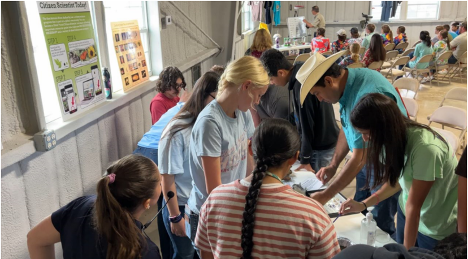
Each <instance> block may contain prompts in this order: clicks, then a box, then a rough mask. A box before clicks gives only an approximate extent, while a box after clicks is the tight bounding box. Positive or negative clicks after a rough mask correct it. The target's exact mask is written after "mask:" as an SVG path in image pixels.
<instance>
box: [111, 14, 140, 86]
mask: <svg viewBox="0 0 468 259" xmlns="http://www.w3.org/2000/svg"><path fill="white" fill-rule="evenodd" d="M111 29H112V35H113V39H114V46H115V55H116V57H117V63H118V64H119V68H120V76H121V77H122V84H123V90H124V92H127V91H128V90H130V89H132V88H133V87H135V86H137V85H139V84H141V83H142V82H145V81H147V80H148V79H149V77H148V67H147V66H146V58H145V51H144V50H143V44H142V42H141V37H140V27H139V26H138V21H137V20H134V21H125V22H112V23H111Z"/></svg>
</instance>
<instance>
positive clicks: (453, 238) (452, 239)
mask: <svg viewBox="0 0 468 259" xmlns="http://www.w3.org/2000/svg"><path fill="white" fill-rule="evenodd" d="M466 251H467V249H466V233H453V234H451V235H450V236H448V237H446V238H444V239H442V240H441V241H439V243H437V245H436V246H435V248H434V252H436V253H438V254H440V255H441V256H443V257H444V258H447V259H461V258H466V254H467V252H466Z"/></svg>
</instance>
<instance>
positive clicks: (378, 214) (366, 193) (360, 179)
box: [354, 166, 400, 239]
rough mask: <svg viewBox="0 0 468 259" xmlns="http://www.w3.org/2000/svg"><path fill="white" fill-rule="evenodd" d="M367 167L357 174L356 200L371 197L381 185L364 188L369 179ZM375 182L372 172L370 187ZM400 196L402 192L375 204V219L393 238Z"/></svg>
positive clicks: (373, 212)
mask: <svg viewBox="0 0 468 259" xmlns="http://www.w3.org/2000/svg"><path fill="white" fill-rule="evenodd" d="M366 173H367V168H366V166H364V167H363V168H362V169H361V171H359V173H358V175H357V176H356V194H355V195H354V200H356V201H363V200H365V199H367V198H368V197H370V196H371V195H372V194H373V193H375V192H376V191H378V190H379V189H380V187H381V186H379V187H377V188H375V189H372V190H371V189H364V190H362V188H363V187H364V186H365V185H366V179H367V175H366ZM373 184H374V176H373V174H371V179H370V187H372V185H373ZM398 196H400V192H397V193H395V194H394V195H393V196H391V197H389V198H388V199H385V200H383V201H382V200H381V201H380V202H379V204H377V205H375V206H374V209H373V210H372V214H373V215H374V219H375V221H376V222H377V226H378V227H379V228H380V229H382V230H383V231H385V232H387V233H388V234H389V235H390V236H391V237H392V238H393V239H395V238H396V237H395V233H396V228H395V214H396V213H397V207H398Z"/></svg>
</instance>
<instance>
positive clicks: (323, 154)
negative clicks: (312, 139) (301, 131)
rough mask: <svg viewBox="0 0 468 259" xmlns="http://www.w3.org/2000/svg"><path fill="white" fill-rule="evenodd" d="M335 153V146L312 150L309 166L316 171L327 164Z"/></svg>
mask: <svg viewBox="0 0 468 259" xmlns="http://www.w3.org/2000/svg"><path fill="white" fill-rule="evenodd" d="M333 154H335V148H332V149H327V150H313V151H312V155H311V157H310V166H311V167H312V169H314V171H315V172H318V171H319V170H320V168H322V167H325V166H328V165H329V164H330V162H331V160H332V158H333Z"/></svg>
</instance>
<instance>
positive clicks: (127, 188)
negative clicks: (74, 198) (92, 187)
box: [94, 155, 159, 259]
mask: <svg viewBox="0 0 468 259" xmlns="http://www.w3.org/2000/svg"><path fill="white" fill-rule="evenodd" d="M111 177H112V178H111ZM158 182H159V171H158V168H157V167H156V165H155V164H154V163H153V161H151V160H150V159H149V158H146V157H144V156H141V155H128V156H125V157H123V158H122V159H120V160H118V161H117V162H115V163H114V164H113V165H111V166H110V167H109V168H108V169H107V172H106V175H105V176H104V177H103V178H102V179H101V180H99V182H98V184H97V198H96V202H95V205H94V225H95V228H96V230H97V232H98V234H99V235H100V236H102V237H104V238H105V239H106V240H107V253H106V258H107V259H126V258H140V257H141V254H142V250H143V248H145V247H144V246H145V244H146V242H145V239H144V237H143V235H142V231H141V230H140V229H139V228H138V227H137V225H136V224H135V218H134V217H133V215H132V213H133V212H134V211H135V210H136V209H138V208H139V207H140V206H141V205H142V203H144V202H145V201H146V200H148V199H151V198H153V197H154V196H155V189H156V186H157V183H158ZM158 196H159V195H158Z"/></svg>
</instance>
